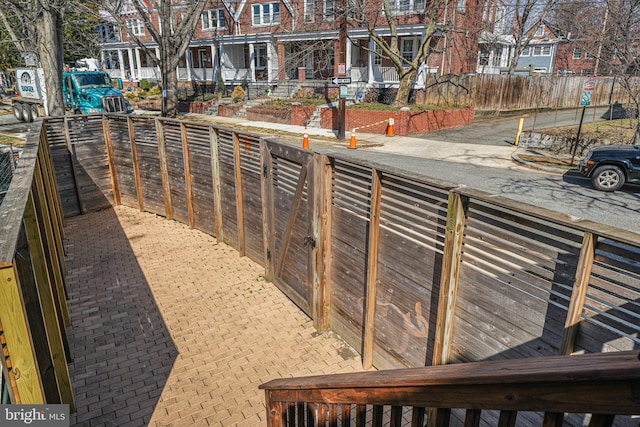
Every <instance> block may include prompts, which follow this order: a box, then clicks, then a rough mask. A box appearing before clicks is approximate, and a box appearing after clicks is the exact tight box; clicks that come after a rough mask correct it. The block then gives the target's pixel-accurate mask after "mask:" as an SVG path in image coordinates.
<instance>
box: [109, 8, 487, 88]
mask: <svg viewBox="0 0 640 427" xmlns="http://www.w3.org/2000/svg"><path fill="white" fill-rule="evenodd" d="M372 1H374V2H377V3H375V4H374V3H369V4H368V5H367V11H368V13H369V14H371V16H370V19H372V20H377V21H376V22H380V26H379V27H377V28H376V32H377V33H378V34H380V35H382V36H385V37H388V36H389V35H390V34H391V33H390V31H389V27H388V21H386V20H384V19H381V18H383V13H382V1H381V0H372ZM476 1H477V0H456V1H447V2H442V4H443V6H442V8H441V10H440V13H439V19H438V26H437V28H438V30H437V32H436V37H435V38H434V40H433V42H432V44H431V46H430V50H431V54H430V55H429V58H428V60H427V62H426V63H425V64H423V65H422V66H421V69H420V72H419V74H418V77H417V81H416V87H420V86H421V84H422V82H423V81H424V77H425V75H426V74H427V73H436V72H437V73H442V74H447V73H456V74H457V73H470V72H475V71H476V65H477V52H478V37H477V36H475V34H477V31H472V30H471V29H472V28H473V27H475V26H478V25H479V20H481V19H482V10H483V8H482V6H481V5H479V4H478V3H475V2H476ZM352 2H354V3H353V4H355V0H300V1H292V0H276V1H274V0H210V1H209V3H208V5H207V7H206V8H205V10H204V12H203V13H202V16H201V19H200V23H199V25H198V26H197V28H196V31H195V34H194V36H193V38H192V40H191V43H190V46H189V49H188V50H187V52H186V55H185V56H184V58H182V61H181V64H180V66H179V68H178V79H179V80H182V81H198V82H204V81H206V82H216V81H218V73H220V75H221V77H222V79H223V80H224V81H225V83H226V84H238V83H240V82H244V81H246V82H248V83H251V82H255V83H264V84H271V85H273V84H278V83H279V82H283V81H300V80H325V81H326V79H327V78H329V77H331V76H347V77H351V79H352V82H354V83H357V84H364V85H380V86H383V87H384V86H389V85H393V84H397V83H398V81H399V77H398V74H397V71H396V70H395V69H394V68H393V66H392V64H391V63H390V62H389V61H388V60H386V59H385V58H382V57H381V56H380V55H378V54H377V53H378V52H379V48H378V47H377V46H376V44H375V43H374V42H373V40H371V38H370V36H369V33H368V31H367V29H366V28H364V27H362V26H358V25H357V24H356V21H355V19H351V18H350V16H349V13H346V14H345V13H344V12H340V11H344V10H345V5H346V7H349V5H351V4H352ZM390 3H391V6H392V8H393V12H394V16H395V17H396V20H397V24H398V25H397V28H398V30H397V34H398V35H399V36H400V39H399V46H400V51H401V54H402V55H403V56H404V57H405V58H406V59H408V60H411V59H413V57H414V55H416V52H417V49H418V47H419V45H420V41H421V39H422V38H423V36H424V34H425V29H426V27H427V23H428V12H429V2H428V1H427V0H390ZM445 5H446V6H445ZM445 7H446V8H445ZM347 10H348V9H347ZM372 11H373V12H372ZM151 16H152V20H153V13H152V14H151ZM119 18H120V25H126V26H127V27H128V28H129V30H130V31H131V32H132V33H133V34H136V35H137V36H138V37H139V39H140V40H141V41H143V42H144V43H145V44H146V45H147V46H148V47H150V48H152V49H153V48H154V44H155V42H153V41H152V39H151V36H150V35H148V31H147V30H146V28H145V26H144V24H143V21H142V19H140V17H139V16H138V15H137V13H136V12H135V9H134V8H133V7H132V6H131V5H130V6H129V7H128V8H127V7H125V9H124V10H122V11H121V12H120V15H119ZM156 20H157V19H156ZM385 24H386V27H385ZM341 28H342V31H341ZM345 33H346V35H347V38H346V40H347V42H345V43H344V44H341V43H340V40H341V34H345ZM100 40H101V44H102V51H101V57H100V60H101V64H102V65H103V67H104V68H105V69H106V70H107V71H108V72H109V73H110V74H111V76H112V77H114V78H122V79H125V80H130V81H132V82H136V81H139V80H141V79H150V80H159V78H160V76H159V70H158V69H157V68H154V67H153V65H152V61H151V59H150V58H147V57H146V55H145V53H144V52H143V51H142V50H141V49H140V48H139V47H138V46H137V45H136V44H135V43H134V42H133V41H132V40H131V38H130V37H129V36H128V34H127V32H126V31H123V30H122V28H121V27H120V26H119V25H118V23H117V22H115V21H113V19H111V18H109V17H108V16H106V15H104V16H103V20H102V24H101V26H100ZM341 46H344V48H343V50H341Z"/></svg>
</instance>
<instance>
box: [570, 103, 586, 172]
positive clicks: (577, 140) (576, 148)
mask: <svg viewBox="0 0 640 427" xmlns="http://www.w3.org/2000/svg"><path fill="white" fill-rule="evenodd" d="M586 109H587V107H586V106H585V107H582V114H581V115H580V124H579V125H578V135H577V136H576V145H574V146H573V153H571V163H570V164H569V166H573V159H574V158H575V157H576V151H578V144H579V143H580V131H582V122H583V121H584V112H585V111H586Z"/></svg>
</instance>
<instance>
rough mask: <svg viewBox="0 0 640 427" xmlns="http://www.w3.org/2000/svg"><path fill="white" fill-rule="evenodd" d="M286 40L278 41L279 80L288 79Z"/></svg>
mask: <svg viewBox="0 0 640 427" xmlns="http://www.w3.org/2000/svg"><path fill="white" fill-rule="evenodd" d="M284 52H285V49H284V42H281V41H278V80H279V81H284V80H286V79H287V62H286V59H285V56H284Z"/></svg>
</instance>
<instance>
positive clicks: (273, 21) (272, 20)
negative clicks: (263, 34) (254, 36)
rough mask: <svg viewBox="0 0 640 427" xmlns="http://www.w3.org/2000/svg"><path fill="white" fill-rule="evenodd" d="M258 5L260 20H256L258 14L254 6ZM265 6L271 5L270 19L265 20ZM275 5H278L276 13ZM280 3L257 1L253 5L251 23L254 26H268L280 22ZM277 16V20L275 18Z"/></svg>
mask: <svg viewBox="0 0 640 427" xmlns="http://www.w3.org/2000/svg"><path fill="white" fill-rule="evenodd" d="M256 6H258V7H259V8H260V22H256V14H255V13H254V8H255V7H256ZM264 6H269V21H268V22H264V21H265V19H264V18H265V16H266V15H265V13H264ZM274 6H278V13H277V14H276V13H274ZM279 6H280V3H256V4H253V5H251V23H252V25H253V26H254V27H268V26H270V25H273V24H277V25H279V24H280V9H279ZM274 17H277V21H276V20H275V19H274Z"/></svg>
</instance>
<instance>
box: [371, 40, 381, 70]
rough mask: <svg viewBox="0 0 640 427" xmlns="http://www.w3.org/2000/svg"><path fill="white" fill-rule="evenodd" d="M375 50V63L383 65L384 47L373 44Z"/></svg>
mask: <svg viewBox="0 0 640 427" xmlns="http://www.w3.org/2000/svg"><path fill="white" fill-rule="evenodd" d="M373 51H374V53H375V55H373V65H376V66H378V67H379V66H381V65H382V48H381V47H380V46H378V45H377V44H376V45H374V46H373Z"/></svg>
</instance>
